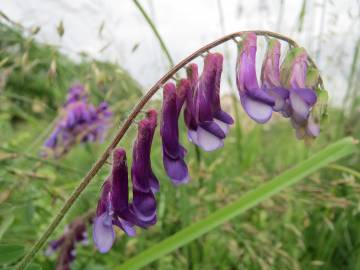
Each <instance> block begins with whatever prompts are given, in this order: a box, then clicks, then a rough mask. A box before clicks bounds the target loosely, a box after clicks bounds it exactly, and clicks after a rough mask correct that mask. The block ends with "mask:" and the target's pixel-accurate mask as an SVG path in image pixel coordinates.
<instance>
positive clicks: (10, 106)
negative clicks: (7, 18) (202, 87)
mask: <svg viewBox="0 0 360 270" xmlns="http://www.w3.org/2000/svg"><path fill="white" fill-rule="evenodd" d="M304 3H305V2H304ZM299 27H301V25H299ZM354 57H355V58H356V59H355V60H354V61H353V66H352V70H354V71H353V72H354V74H357V73H356V72H358V69H359V67H358V65H359V64H358V63H359V62H358V61H357V57H358V53H356V54H354ZM355 77H356V76H355V75H352V76H350V79H349V80H351V82H349V89H350V90H349V93H350V94H349V96H348V100H350V101H351V100H356V97H357V96H358V94H357V92H356V91H355V90H354V89H358V88H359V86H360V85H359V84H358V83H359V82H358V81H356V80H355V79H354V78H355ZM75 82H79V83H82V84H84V85H86V88H87V89H88V91H89V92H90V93H91V98H92V99H94V101H95V102H96V103H98V102H100V101H102V100H107V101H108V102H109V103H110V105H111V108H112V109H113V111H114V115H115V117H114V121H113V128H112V129H111V131H110V132H109V134H108V137H107V140H106V141H105V142H104V143H103V144H101V145H96V144H91V145H77V146H76V147H75V148H74V149H73V150H72V151H71V152H70V153H69V154H68V155H66V156H65V157H63V158H62V159H59V160H51V159H42V158H40V157H39V156H38V153H39V150H40V147H41V145H42V143H43V141H44V139H45V138H46V137H47V136H48V135H49V132H50V131H51V128H52V123H53V122H54V119H55V118H56V115H57V110H58V108H59V107H60V106H61V105H62V103H63V102H64V98H65V95H66V93H67V92H66V91H67V88H68V87H69V86H71V85H72V84H73V83H75ZM140 94H141V89H140V87H139V85H138V84H137V83H136V81H135V80H134V79H132V78H131V77H130V76H129V75H128V74H127V73H126V71H125V70H123V69H122V68H121V67H119V66H116V65H113V64H110V63H103V62H99V61H95V60H92V59H91V58H90V57H88V56H86V55H82V56H81V61H80V62H79V63H74V62H73V61H71V60H70V59H69V58H67V57H66V56H64V55H63V54H61V53H60V52H59V50H58V49H57V48H55V47H52V46H49V45H41V44H38V43H36V42H35V41H34V39H33V34H28V35H27V36H26V37H24V35H23V34H22V33H21V32H20V31H18V30H14V29H13V28H11V27H9V26H7V25H5V24H0V104H1V105H0V129H1V133H0V269H9V268H8V267H9V266H12V265H13V264H14V263H15V262H16V261H17V260H18V259H19V258H20V257H21V256H22V255H23V254H24V252H25V251H26V250H28V249H29V248H30V247H31V245H32V244H33V243H34V241H36V240H37V239H38V238H39V236H40V235H41V233H42V232H43V231H44V230H45V228H46V226H47V225H48V224H49V222H50V221H51V219H52V217H53V216H54V215H55V214H56V213H57V210H58V209H59V208H60V207H61V205H62V203H63V202H64V200H65V199H66V198H67V196H68V195H69V194H70V193H71V191H72V190H73V189H74V188H75V187H76V185H77V184H78V182H79V180H80V179H81V177H82V176H83V175H84V174H85V173H86V172H87V170H88V169H89V168H90V167H91V165H92V164H93V162H94V161H95V160H96V159H97V158H98V156H99V155H100V154H101V152H102V151H103V150H104V148H105V147H106V145H107V143H108V142H109V141H110V140H111V139H112V137H113V135H114V133H115V131H116V129H117V127H118V126H119V123H120V122H121V120H122V119H123V118H124V116H126V114H127V113H128V112H129V110H130V109H131V108H132V107H133V105H134V104H135V103H136V100H137V99H138V97H139V96H140ZM225 99H226V98H225ZM229 103H230V102H229ZM358 104H359V103H356V102H351V105H350V106H348V107H346V111H347V113H346V114H345V113H344V111H345V108H329V117H328V118H327V120H326V121H325V123H323V125H322V133H321V135H320V137H319V138H318V139H317V140H316V141H315V142H314V143H313V144H312V145H311V146H305V145H304V143H303V142H302V141H298V140H297V139H296V138H295V136H294V134H293V130H292V128H291V127H290V123H289V122H288V121H285V120H283V119H275V121H272V123H271V124H266V125H263V126H260V125H254V124H253V123H251V122H250V121H249V119H248V118H247V117H246V116H245V115H244V114H243V113H242V112H240V111H241V110H238V108H237V107H234V106H233V110H234V111H236V112H237V113H236V114H239V115H238V116H237V117H236V120H237V121H236V123H235V127H233V128H232V130H231V133H230V135H229V138H228V139H227V140H226V143H225V146H224V148H223V149H221V150H217V151H216V152H213V153H203V154H202V155H201V161H200V162H198V160H197V159H196V153H195V151H196V150H195V149H194V147H192V146H191V145H190V144H189V143H188V142H187V139H186V135H185V132H181V136H182V142H184V145H185V147H186V148H187V149H188V150H189V155H188V158H187V162H188V164H189V169H190V173H191V176H192V179H191V181H190V183H189V184H188V185H185V186H181V187H178V188H175V187H174V186H173V185H172V184H171V183H170V181H169V180H168V179H167V177H166V176H165V172H164V170H163V166H162V159H161V142H160V138H159V136H155V144H154V145H153V151H152V157H153V158H152V160H153V169H154V172H155V174H156V175H157V176H158V178H159V180H160V183H161V192H160V193H159V194H158V197H157V199H158V209H159V213H158V219H159V221H158V223H157V225H156V226H154V227H152V228H151V229H149V230H147V231H144V230H141V231H140V230H138V236H137V237H135V238H129V237H127V236H125V235H123V234H122V233H120V231H118V233H119V234H118V239H117V242H116V245H115V246H114V247H113V248H112V250H111V251H110V252H109V253H108V254H105V255H104V254H100V253H98V252H97V251H96V249H95V247H94V246H93V244H92V241H90V245H89V246H81V245H78V246H77V250H76V252H77V255H76V260H75V262H74V263H73V264H72V269H75V270H76V269H87V270H96V269H109V270H110V269H117V268H118V267H120V265H121V264H122V263H124V262H126V261H127V260H128V259H129V258H131V257H134V256H136V255H137V254H139V253H141V252H143V251H145V250H146V249H147V248H151V247H152V246H154V245H156V244H158V243H159V242H160V241H163V240H165V239H168V237H170V236H171V235H174V234H175V233H177V232H179V231H180V230H182V229H186V228H188V226H191V225H193V224H194V223H195V222H198V221H200V220H203V219H204V218H206V217H208V216H209V215H211V214H214V213H216V212H215V211H217V210H219V209H225V207H226V206H229V205H230V204H231V203H233V202H236V201H237V200H238V199H239V198H242V196H243V195H245V194H248V192H250V191H252V190H254V189H256V188H258V187H262V185H264V184H265V183H269V181H270V180H271V179H275V180H276V179H280V178H281V179H283V180H285V179H286V176H287V177H289V181H290V180H291V179H293V180H294V179H295V178H296V177H299V176H296V177H295V176H294V175H290V174H289V173H288V174H286V173H285V174H282V176H281V173H282V172H284V171H286V170H288V169H290V170H291V168H293V167H294V166H295V165H296V164H299V163H300V164H307V165H309V164H308V163H309V161H305V160H307V159H308V158H310V161H311V160H312V161H313V162H315V161H314V157H318V155H316V154H315V153H317V152H319V151H320V150H322V149H324V148H325V147H327V146H328V145H330V144H332V143H334V142H336V141H338V140H340V139H342V138H344V137H346V136H352V137H355V138H356V139H359V134H360V117H359V105H358ZM149 106H151V107H155V108H160V104H159V102H158V101H157V100H155V101H153V102H152V104H150V105H149ZM237 106H239V104H237ZM232 114H233V115H234V113H232ZM181 125H182V129H183V130H185V129H184V127H183V123H181ZM135 131H136V127H135V126H133V127H131V129H130V132H128V134H127V135H126V136H125V138H124V140H123V141H122V142H121V143H120V144H121V146H122V147H125V148H126V149H127V151H128V153H131V146H132V142H133V140H134V134H135ZM345 140H346V139H345ZM347 147H348V146H347ZM325 151H326V150H325ZM348 152H349V153H350V152H354V153H353V154H352V155H349V156H347V157H346V158H345V159H341V160H339V161H336V163H332V164H330V165H326V167H323V168H321V169H320V170H317V171H315V169H317V168H319V167H320V166H318V167H317V165H316V166H315V165H313V167H311V166H309V167H311V168H312V170H309V171H308V173H306V175H305V174H304V175H301V176H302V177H305V178H303V181H301V182H299V183H298V184H297V185H294V186H292V187H289V188H287V189H285V190H284V191H282V192H280V193H278V194H276V195H275V196H272V197H271V198H268V199H267V200H265V201H263V202H261V204H259V205H258V206H257V207H255V208H252V209H250V210H248V211H246V212H244V213H243V214H242V215H241V216H238V217H235V218H233V219H232V220H231V221H228V222H225V223H224V224H223V225H221V226H220V227H216V228H215V227H212V228H211V229H212V230H211V231H210V232H209V233H207V234H205V235H202V236H201V237H199V238H197V237H193V238H192V239H195V240H194V241H192V242H189V243H187V244H186V245H183V246H182V247H181V248H180V249H177V250H174V251H173V252H172V253H169V254H165V253H164V254H165V255H164V256H161V257H160V256H157V255H154V257H156V258H158V257H160V258H158V259H157V260H155V261H153V259H150V260H149V259H148V262H150V261H153V262H151V264H149V265H147V266H146V267H145V269H161V270H168V269H169V270H170V269H194V270H195V269H249V270H252V269H254V270H257V269H269V270H270V269H274V270H275V269H281V270H286V269H289V270H290V269H291V270H293V269H306V270H313V269H314V270H315V269H316V270H318V269H320V270H338V269H348V270H354V269H360V178H359V171H360V152H359V145H355V144H354V145H353V146H352V149H351V151H350V150H349V151H348ZM320 153H323V155H324V153H329V156H331V153H330V152H320ZM128 156H129V158H130V159H131V157H130V156H131V155H130V154H128ZM311 158H313V159H311ZM333 160H335V158H334V159H331V160H328V161H333ZM304 161H305V163H301V162H304ZM130 162H131V160H129V163H130ZM325 164H326V163H325V162H324V163H321V165H322V166H324V165H325ZM108 172H109V167H106V168H103V169H102V170H101V171H100V173H99V174H98V175H97V176H96V178H95V181H93V182H92V183H91V184H90V186H89V187H88V188H87V189H86V191H85V192H84V193H83V195H82V196H81V197H80V199H79V200H78V201H77V202H76V204H75V205H74V206H73V208H72V209H71V211H70V213H69V214H68V215H67V216H66V218H65V221H64V222H63V223H62V225H61V226H59V227H58V228H57V230H56V232H55V234H54V235H53V236H52V237H51V238H52V239H56V238H57V237H58V236H59V235H60V234H61V233H62V232H63V230H64V227H65V224H68V223H70V222H71V221H72V220H73V219H74V218H75V217H77V216H79V215H82V214H84V213H86V212H87V211H88V210H89V209H93V208H94V207H95V206H96V203H97V199H98V196H99V189H100V186H101V183H102V182H103V180H104V179H105V177H106V176H107V175H108ZM290 172H291V171H290ZM310 172H311V174H309V173H310ZM279 175H280V176H279ZM284 175H285V176H284ZM292 177H293V178H292ZM296 180H300V179H298V178H296ZM294 181H295V180H294ZM265 185H266V184H265ZM245 196H247V195H245ZM245 198H246V197H245ZM264 199H265V196H264ZM259 202H260V201H259ZM243 210H245V209H243ZM222 217H223V216H222ZM209 221H210V220H209ZM212 222H215V223H216V221H214V220H212ZM203 225H204V224H203ZM217 225H219V224H217ZM88 231H89V235H91V228H90V227H89V229H88ZM196 236H198V235H196ZM189 237H190V236H189ZM190 238H191V237H190ZM90 240H91V239H90ZM160 245H161V244H160ZM155 251H156V249H155ZM55 264H56V254H54V255H52V256H50V257H47V256H44V255H43V254H42V253H40V254H38V256H36V259H35V260H34V262H33V264H32V265H31V266H30V267H29V268H28V269H43V270H47V269H49V270H50V269H54V268H55ZM139 265H141V263H140V264H139Z"/></svg>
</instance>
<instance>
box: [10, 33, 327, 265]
mask: <svg viewBox="0 0 360 270" xmlns="http://www.w3.org/2000/svg"><path fill="white" fill-rule="evenodd" d="M250 32H252V33H255V34H256V35H258V36H271V37H274V38H277V39H280V40H283V41H286V42H287V43H289V44H290V45H291V46H294V47H299V45H298V44H297V43H296V42H295V41H294V40H292V39H290V38H288V37H286V36H284V35H281V34H278V33H274V32H270V31H264V30H253V31H241V32H235V33H232V34H229V35H226V36H223V37H222V38H219V39H217V40H215V41H213V42H211V43H209V44H207V45H205V46H203V47H201V48H200V49H198V50H197V51H195V52H194V53H192V54H191V55H189V56H188V57H186V58H185V59H183V60H182V61H181V62H179V63H178V64H177V65H175V66H174V67H173V68H172V69H171V70H170V71H168V72H167V73H166V74H165V75H164V76H162V77H161V79H160V80H158V81H157V82H156V83H155V84H154V85H153V86H152V87H151V88H150V89H149V91H148V92H147V93H146V94H145V95H144V96H143V97H142V98H141V99H140V101H139V102H138V103H137V104H136V106H135V107H134V109H133V110H132V112H131V113H130V115H129V116H128V117H127V118H126V120H125V122H124V123H123V125H122V126H121V128H120V129H119V131H118V133H117V134H116V136H115V138H114V139H113V141H112V142H111V143H110V145H109V146H108V147H107V148H106V149H105V151H104V153H103V154H102V155H101V156H100V158H99V159H98V160H97V161H96V162H95V164H94V165H93V166H92V168H91V169H90V170H89V171H88V173H87V174H86V175H85V177H84V178H83V179H82V180H81V182H80V184H79V185H78V186H77V188H76V189H75V190H74V191H73V193H72V194H71V195H70V197H69V198H68V199H67V201H66V202H65V203H64V205H63V207H62V208H61V209H60V211H59V213H58V214H57V215H56V216H55V217H54V219H53V221H52V222H51V223H50V225H49V226H48V228H47V229H46V230H45V232H44V233H43V235H42V236H41V237H40V239H39V240H38V241H37V242H36V243H35V244H34V246H33V247H32V248H31V250H30V251H29V252H28V253H27V254H26V255H25V256H24V258H23V259H22V260H21V261H20V262H19V264H18V265H17V266H16V269H17V270H22V269H25V267H26V266H27V265H28V264H29V263H30V262H31V260H32V259H33V257H34V256H35V255H36V253H37V252H38V251H39V250H40V249H41V247H42V246H43V245H44V244H45V242H46V241H47V239H48V238H49V237H50V235H51V234H52V233H53V231H54V230H55V229H56V227H57V226H58V225H59V223H60V222H61V220H62V219H63V218H64V216H65V214H66V213H67V212H68V211H69V209H70V208H71V206H72V205H73V204H74V203H75V201H76V200H77V199H78V197H79V196H80V194H81V193H82V192H83V191H84V189H85V188H86V187H87V186H88V184H89V183H90V181H91V180H92V179H93V178H94V176H95V175H96V174H97V173H98V171H99V170H100V169H101V168H102V167H103V165H104V164H105V163H106V160H107V159H108V157H109V156H110V154H111V152H112V151H113V150H114V149H115V147H116V146H117V145H118V143H119V142H120V140H121V139H122V137H123V136H124V135H125V133H126V131H127V130H128V129H129V127H130V126H131V124H132V123H133V121H134V119H135V118H136V116H137V115H138V114H139V113H140V111H141V110H142V109H143V107H144V106H145V105H146V104H147V102H148V101H149V100H150V99H151V97H152V96H153V95H154V94H155V93H156V92H157V91H158V90H159V89H160V88H161V87H162V85H164V84H165V83H166V82H167V81H168V80H169V79H171V78H172V77H173V76H174V75H175V74H176V73H177V72H178V71H179V70H180V69H181V68H183V67H184V66H185V65H187V64H188V63H190V62H191V61H192V60H194V59H195V58H197V57H198V56H200V55H202V54H203V53H205V52H207V51H209V50H210V49H212V48H214V47H216V46H218V45H220V44H222V43H224V42H226V41H228V40H231V39H235V38H236V37H241V36H242V35H243V34H245V33H250ZM309 61H310V63H312V64H313V65H314V66H315V64H314V61H313V60H312V59H311V58H310V57H309ZM319 83H320V84H322V81H321V78H320V80H319Z"/></svg>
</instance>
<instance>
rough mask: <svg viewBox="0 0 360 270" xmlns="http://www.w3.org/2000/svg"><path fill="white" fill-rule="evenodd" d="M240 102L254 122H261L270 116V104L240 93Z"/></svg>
mask: <svg viewBox="0 0 360 270" xmlns="http://www.w3.org/2000/svg"><path fill="white" fill-rule="evenodd" d="M241 103H242V105H243V107H244V109H245V111H246V113H247V114H248V115H249V116H250V118H251V119H253V120H255V121H256V122H258V123H261V124H263V123H265V122H267V121H268V120H269V119H270V118H271V115H272V106H270V105H268V104H265V103H262V102H259V101H257V100H255V99H252V98H250V97H248V96H246V95H242V97H241Z"/></svg>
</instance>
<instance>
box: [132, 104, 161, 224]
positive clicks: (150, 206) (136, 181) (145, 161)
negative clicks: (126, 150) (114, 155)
mask: <svg viewBox="0 0 360 270" xmlns="http://www.w3.org/2000/svg"><path fill="white" fill-rule="evenodd" d="M156 125H157V113H156V111H155V110H150V111H149V112H148V113H147V116H146V118H145V119H143V120H141V121H140V122H139V125H138V135H137V138H136V141H135V143H134V148H133V163H132V166H131V177H132V184H133V203H132V210H133V211H134V213H135V215H136V216H137V218H138V219H139V220H141V221H142V222H143V223H144V225H145V226H150V225H153V224H155V223H156V199H155V195H154V193H155V192H157V191H158V190H159V182H158V180H157V178H156V176H155V175H154V173H153V171H152V168H151V159H150V152H151V144H152V140H153V137H154V132H155V128H156Z"/></svg>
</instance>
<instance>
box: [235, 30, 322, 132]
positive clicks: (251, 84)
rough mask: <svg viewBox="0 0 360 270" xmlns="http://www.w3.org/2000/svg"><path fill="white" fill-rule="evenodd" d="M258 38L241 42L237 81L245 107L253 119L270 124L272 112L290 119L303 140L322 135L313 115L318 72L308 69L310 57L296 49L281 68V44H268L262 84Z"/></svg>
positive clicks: (249, 35) (288, 54)
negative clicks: (259, 71)
mask: <svg viewBox="0 0 360 270" xmlns="http://www.w3.org/2000/svg"><path fill="white" fill-rule="evenodd" d="M256 42H257V36H256V35H255V34H254V33H248V34H246V35H244V37H243V39H242V41H241V42H240V43H239V46H238V47H239V53H238V59H237V66H236V82H237V87H238V90H239V94H240V100H241V104H242V106H243V108H244V110H245V111H246V113H247V114H248V115H249V117H250V118H251V119H253V120H254V121H256V122H258V123H265V122H267V121H268V120H269V119H270V118H271V115H272V112H273V111H275V112H280V113H281V114H282V115H283V116H284V117H290V119H291V123H292V126H293V127H294V128H295V130H296V136H297V138H299V139H311V138H315V137H317V136H318V135H319V133H320V128H319V123H318V119H315V117H313V116H312V110H313V107H314V105H315V104H316V102H317V94H316V91H315V87H316V85H317V82H318V73H317V70H316V69H314V68H308V56H307V54H306V51H305V49H303V48H292V49H290V50H289V51H288V53H287V55H286V57H285V59H284V61H283V63H282V64H281V65H280V64H279V62H280V61H279V60H280V46H281V45H280V42H279V41H278V40H275V39H271V40H269V41H268V49H267V52H266V55H265V57H264V60H263V64H262V70H261V76H260V78H261V84H259V83H258V80H257V77H256V66H255V63H256V49H257V45H256Z"/></svg>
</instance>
